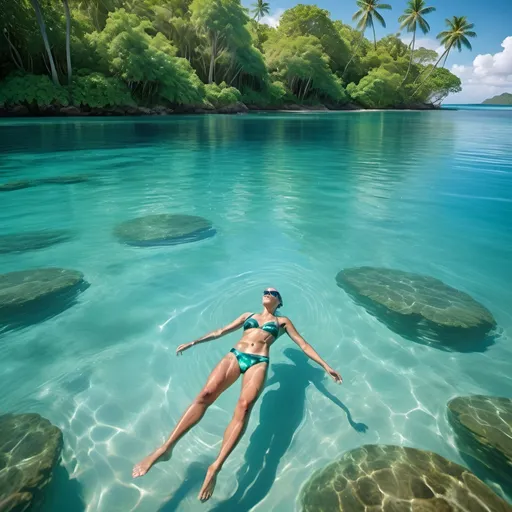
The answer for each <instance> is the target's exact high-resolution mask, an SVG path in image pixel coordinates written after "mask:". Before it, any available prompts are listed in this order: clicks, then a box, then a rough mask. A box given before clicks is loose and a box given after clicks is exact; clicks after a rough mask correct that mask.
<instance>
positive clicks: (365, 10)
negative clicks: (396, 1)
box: [343, 0, 391, 74]
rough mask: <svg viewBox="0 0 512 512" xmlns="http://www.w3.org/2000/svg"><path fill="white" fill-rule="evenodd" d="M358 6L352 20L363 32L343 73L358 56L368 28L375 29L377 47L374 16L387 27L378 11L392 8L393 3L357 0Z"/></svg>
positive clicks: (374, 38) (377, 0) (375, 44)
mask: <svg viewBox="0 0 512 512" xmlns="http://www.w3.org/2000/svg"><path fill="white" fill-rule="evenodd" d="M356 3H357V6H358V7H359V10H358V11H357V12H355V13H354V15H353V16H352V21H357V29H358V30H359V31H360V32H361V38H360V39H359V42H358V43H357V46H356V47H355V48H354V53H353V54H352V57H351V58H350V60H349V61H348V62H347V65H346V66H345V69H344V70H343V74H345V71H346V70H347V68H348V66H349V64H350V63H351V62H352V60H353V59H354V57H355V56H356V52H357V50H358V49H359V45H360V44H361V43H362V42H363V39H364V33H365V32H366V29H368V28H370V27H371V28H372V30H373V43H374V46H375V49H377V37H376V36H375V23H374V20H373V18H375V19H376V20H377V21H378V22H379V23H380V24H381V25H382V26H383V27H386V21H385V20H384V18H383V17H382V15H381V14H380V12H379V11H378V9H388V10H390V9H391V5H389V4H381V3H379V0H357V2H356Z"/></svg>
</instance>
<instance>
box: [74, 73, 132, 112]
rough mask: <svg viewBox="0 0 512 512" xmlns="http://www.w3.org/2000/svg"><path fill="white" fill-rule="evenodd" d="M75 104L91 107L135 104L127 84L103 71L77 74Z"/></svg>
mask: <svg viewBox="0 0 512 512" xmlns="http://www.w3.org/2000/svg"><path fill="white" fill-rule="evenodd" d="M72 98H73V104H74V105H77V106H80V105H83V106H85V105H87V106H89V107H115V106H128V105H135V102H134V101H133V98H132V96H131V94H130V90H129V89H128V87H127V86H126V84H125V83H124V82H123V81H122V80H120V79H119V78H115V77H110V76H109V77H106V76H105V75H103V74H101V73H90V74H87V75H85V76H76V77H75V79H74V80H73V88H72Z"/></svg>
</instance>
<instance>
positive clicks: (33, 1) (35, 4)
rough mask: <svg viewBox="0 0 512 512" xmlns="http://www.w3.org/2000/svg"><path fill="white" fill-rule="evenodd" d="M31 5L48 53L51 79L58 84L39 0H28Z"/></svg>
mask: <svg viewBox="0 0 512 512" xmlns="http://www.w3.org/2000/svg"><path fill="white" fill-rule="evenodd" d="M30 3H31V4H32V7H33V8H34V11H35V13H36V19H37V24H38V25H39V30H40V31H41V36H42V38H43V43H44V48H45V50H46V54H47V55H48V60H49V61H50V70H51V74H52V80H53V83H54V84H55V85H60V84H59V77H58V76H57V70H56V69H55V62H54V60H53V55H52V51H51V49H50V43H49V42H48V34H47V33H46V25H45V24H44V18H43V13H42V12H41V7H40V6H39V0H30Z"/></svg>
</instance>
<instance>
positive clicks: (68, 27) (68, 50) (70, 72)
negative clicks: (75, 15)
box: [62, 0, 73, 85]
mask: <svg viewBox="0 0 512 512" xmlns="http://www.w3.org/2000/svg"><path fill="white" fill-rule="evenodd" d="M62 5H63V6H64V12H65V13H66V62H67V66H68V85H71V79H72V78H73V70H72V68H71V42H70V41H71V14H70V13H69V4H68V0H62Z"/></svg>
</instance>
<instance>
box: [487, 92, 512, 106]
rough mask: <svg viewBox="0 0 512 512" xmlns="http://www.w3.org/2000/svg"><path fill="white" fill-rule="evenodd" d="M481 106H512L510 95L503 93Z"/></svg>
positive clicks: (511, 95) (511, 96)
mask: <svg viewBox="0 0 512 512" xmlns="http://www.w3.org/2000/svg"><path fill="white" fill-rule="evenodd" d="M482 104H483V105H512V94H510V93H509V92H504V93H503V94H500V95H498V96H493V97H492V98H488V99H486V100H485V101H483V102H482Z"/></svg>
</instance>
